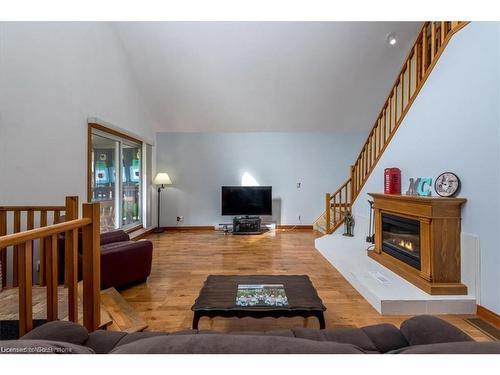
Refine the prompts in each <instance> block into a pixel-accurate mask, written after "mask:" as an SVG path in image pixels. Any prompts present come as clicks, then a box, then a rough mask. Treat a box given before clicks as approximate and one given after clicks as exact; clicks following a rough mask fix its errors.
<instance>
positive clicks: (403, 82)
mask: <svg viewBox="0 0 500 375" xmlns="http://www.w3.org/2000/svg"><path fill="white" fill-rule="evenodd" d="M468 23H469V22H466V21H429V22H424V24H423V25H422V28H421V30H420V32H419V34H418V36H417V37H416V39H415V42H414V43H413V45H412V48H411V49H410V51H409V53H408V55H407V57H406V58H405V60H404V62H403V66H402V68H401V69H400V71H399V73H398V76H397V78H396V80H395V81H394V84H393V85H392V87H391V90H390V91H389V95H388V97H387V100H386V101H385V102H384V105H383V106H382V109H381V110H380V112H379V114H378V116H377V119H376V121H375V123H374V125H373V126H372V128H371V130H370V132H369V133H368V137H367V138H366V141H365V142H364V143H363V147H362V148H361V151H360V153H359V154H358V156H357V158H356V161H355V162H354V164H353V165H352V166H351V167H350V173H349V174H350V177H349V179H348V180H347V181H346V182H344V183H343V184H342V185H341V187H340V188H339V189H338V190H337V191H336V193H337V192H338V191H339V190H340V189H343V188H345V186H346V184H347V183H350V187H351V189H350V199H349V202H347V205H346V206H345V207H344V208H343V209H344V211H342V210H341V212H340V216H342V214H345V212H346V211H347V210H350V209H351V206H352V204H353V203H354V201H355V200H356V198H357V196H358V195H359V193H360V192H361V189H362V188H363V186H364V184H365V183H366V181H367V180H368V178H369V177H370V174H371V172H372V171H373V169H375V166H376V165H377V163H378V161H379V160H380V157H381V155H382V154H383V152H384V151H385V149H386V147H387V145H388V144H389V143H390V141H391V139H392V138H393V136H394V134H395V133H396V131H397V130H398V128H399V126H400V125H401V123H402V121H403V119H404V118H405V116H406V114H407V112H408V110H409V108H410V107H411V105H412V104H413V102H414V100H415V98H416V96H417V95H418V93H419V92H420V90H421V89H422V87H423V86H424V84H425V82H426V80H427V78H428V77H429V75H430V73H431V72H432V70H433V68H434V66H435V65H436V63H437V61H438V59H439V57H440V56H441V54H442V53H443V51H444V49H445V48H446V46H447V44H448V42H449V41H450V39H451V38H452V36H453V35H454V34H455V33H457V32H458V31H459V30H461V29H462V28H463V27H465V26H466V25H467V24H468ZM336 193H333V194H331V193H326V200H325V201H326V202H325V214H324V216H325V221H326V223H325V231H326V233H327V234H330V233H332V232H333V231H334V230H335V229H337V228H338V227H339V226H340V224H341V223H342V222H339V221H337V220H336V219H337V215H336V211H335V210H334V213H335V215H334V216H335V217H334V218H333V221H332V218H331V215H330V209H331V207H332V200H333V199H334V196H335V194H336ZM334 205H335V202H334ZM322 217H323V215H321V216H320V218H318V220H320V219H321V218H322ZM318 220H317V221H318Z"/></svg>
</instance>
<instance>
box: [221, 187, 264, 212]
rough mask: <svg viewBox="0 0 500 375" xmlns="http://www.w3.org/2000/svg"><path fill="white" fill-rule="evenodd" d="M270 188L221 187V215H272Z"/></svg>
mask: <svg viewBox="0 0 500 375" xmlns="http://www.w3.org/2000/svg"><path fill="white" fill-rule="evenodd" d="M272 196H273V188H272V186H223V187H222V215H228V216H238V215H241V216H243V215H245V216H249V215H272V214H273V198H272Z"/></svg>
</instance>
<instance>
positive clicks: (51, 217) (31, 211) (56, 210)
mask: <svg viewBox="0 0 500 375" xmlns="http://www.w3.org/2000/svg"><path fill="white" fill-rule="evenodd" d="M68 198H70V197H68ZM77 199H78V198H77ZM69 204H70V205H73V202H71V200H70V201H69ZM67 205H68V199H66V206H67ZM66 206H0V237H1V236H5V235H6V234H9V229H11V230H10V232H12V233H19V232H21V231H22V230H24V229H26V230H30V229H34V228H37V227H46V226H47V225H48V224H50V223H51V222H52V224H57V223H59V221H60V220H61V214H62V213H63V212H66ZM77 208H78V203H77ZM46 248H49V247H48V246H47V241H40V244H39V253H40V269H39V273H38V284H39V285H41V286H44V285H45V283H46V276H45V268H46V264H45V258H46V257H45V249H46ZM15 249H16V248H14V251H13V253H12V264H13V267H12V275H11V280H12V282H11V284H10V286H13V287H17V286H18V277H17V276H18V275H17V271H18V262H19V260H18V255H19V253H18V252H17V251H15ZM0 264H1V266H2V280H1V282H2V286H3V287H6V286H7V272H8V268H7V264H8V262H7V249H6V248H2V247H0Z"/></svg>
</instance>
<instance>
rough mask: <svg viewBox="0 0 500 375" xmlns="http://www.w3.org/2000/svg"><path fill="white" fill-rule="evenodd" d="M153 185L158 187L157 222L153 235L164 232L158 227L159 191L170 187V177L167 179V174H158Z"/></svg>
mask: <svg viewBox="0 0 500 375" xmlns="http://www.w3.org/2000/svg"><path fill="white" fill-rule="evenodd" d="M153 184H155V185H157V186H158V221H157V223H156V229H155V230H154V231H153V233H163V232H164V231H165V230H164V229H163V228H162V227H160V197H161V190H162V189H165V185H172V181H171V180H170V177H168V173H158V174H157V175H156V177H155V179H154V180H153Z"/></svg>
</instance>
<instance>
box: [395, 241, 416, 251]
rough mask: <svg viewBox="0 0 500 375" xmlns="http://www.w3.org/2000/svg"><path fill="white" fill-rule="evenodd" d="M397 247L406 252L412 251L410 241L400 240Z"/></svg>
mask: <svg viewBox="0 0 500 375" xmlns="http://www.w3.org/2000/svg"><path fill="white" fill-rule="evenodd" d="M398 245H399V246H400V247H404V248H405V249H406V250H409V251H413V242H411V241H405V240H400V241H399V244H398Z"/></svg>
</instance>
